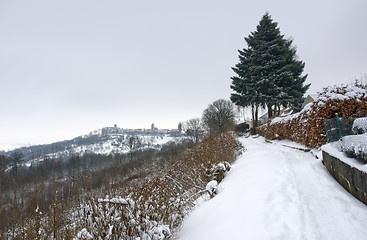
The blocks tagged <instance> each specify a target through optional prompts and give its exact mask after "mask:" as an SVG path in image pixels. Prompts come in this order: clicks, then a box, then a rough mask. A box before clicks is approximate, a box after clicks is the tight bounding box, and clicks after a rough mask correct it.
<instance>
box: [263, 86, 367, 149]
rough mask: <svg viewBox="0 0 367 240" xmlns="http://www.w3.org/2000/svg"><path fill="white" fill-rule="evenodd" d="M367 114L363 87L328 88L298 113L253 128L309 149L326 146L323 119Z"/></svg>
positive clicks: (271, 136)
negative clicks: (336, 115)
mask: <svg viewBox="0 0 367 240" xmlns="http://www.w3.org/2000/svg"><path fill="white" fill-rule="evenodd" d="M336 113H337V114H338V115H339V116H340V117H350V116H366V115H367V88H366V86H362V85H360V84H358V83H354V84H350V85H346V86H341V87H337V86H334V87H328V88H324V90H323V91H322V92H320V93H318V96H317V98H316V99H315V101H314V102H312V103H309V104H308V105H306V107H305V108H304V109H303V110H302V111H301V112H299V113H295V114H292V115H290V116H286V117H278V118H275V119H273V120H272V121H268V123H267V124H265V125H262V126H260V127H258V128H257V133H258V134H260V135H262V136H264V137H266V138H268V139H289V140H291V141H294V142H298V143H301V144H303V145H305V146H307V147H310V148H317V147H320V146H321V145H323V144H325V143H326V134H325V131H324V123H323V120H324V119H331V118H334V117H335V114H336Z"/></svg>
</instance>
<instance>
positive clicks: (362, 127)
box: [352, 117, 367, 134]
mask: <svg viewBox="0 0 367 240" xmlns="http://www.w3.org/2000/svg"><path fill="white" fill-rule="evenodd" d="M352 129H353V132H354V133H355V134H362V133H367V117H364V118H357V119H356V120H354V122H353V127H352Z"/></svg>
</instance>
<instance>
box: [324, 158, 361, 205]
mask: <svg viewBox="0 0 367 240" xmlns="http://www.w3.org/2000/svg"><path fill="white" fill-rule="evenodd" d="M322 157H323V161H322V163H323V164H324V165H325V167H326V168H327V170H328V171H329V172H330V174H331V175H332V176H333V177H334V178H335V179H336V181H337V182H339V183H340V184H341V185H342V186H343V187H344V188H345V189H346V190H347V191H348V192H349V193H351V194H352V195H353V196H354V197H356V198H357V199H359V200H360V201H362V202H363V203H364V204H366V205H367V173H366V172H364V171H361V170H359V169H358V168H355V167H352V166H350V165H349V164H347V163H345V162H343V161H341V160H340V159H338V158H336V157H334V156H331V155H330V154H329V153H328V152H326V151H322Z"/></svg>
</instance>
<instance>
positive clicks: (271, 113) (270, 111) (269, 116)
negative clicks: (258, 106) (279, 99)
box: [267, 103, 273, 119]
mask: <svg viewBox="0 0 367 240" xmlns="http://www.w3.org/2000/svg"><path fill="white" fill-rule="evenodd" d="M267 107H268V119H270V118H272V117H273V109H272V107H273V105H272V104H271V103H268V104H267Z"/></svg>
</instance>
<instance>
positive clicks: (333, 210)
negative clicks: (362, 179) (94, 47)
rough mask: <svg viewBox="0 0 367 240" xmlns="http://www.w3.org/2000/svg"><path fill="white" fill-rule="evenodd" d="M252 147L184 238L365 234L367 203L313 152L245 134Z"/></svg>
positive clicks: (352, 236) (201, 208)
mask: <svg viewBox="0 0 367 240" xmlns="http://www.w3.org/2000/svg"><path fill="white" fill-rule="evenodd" d="M242 142H243V145H244V146H245V148H247V151H246V152H245V153H244V154H243V155H242V156H241V157H240V158H239V159H238V160H237V161H236V162H235V164H233V166H232V170H231V171H230V172H229V173H228V175H227V177H226V178H225V179H224V180H223V181H222V183H221V184H219V186H220V187H221V189H222V190H221V192H220V193H219V194H218V195H216V196H215V197H214V198H212V199H211V200H209V201H207V202H205V203H203V204H202V205H200V206H199V207H198V208H197V209H196V210H195V211H194V212H193V213H192V214H191V215H190V216H189V217H188V218H187V220H186V221H185V223H184V225H183V228H182V230H181V232H180V233H179V234H178V237H179V239H182V240H185V239H190V240H192V239H200V240H206V239H211V240H212V239H214V240H215V239H282V240H283V239H292V240H294V239H312V240H314V239H316V240H317V239H320V240H327V239H330V240H331V239H333V240H334V239H343V240H344V239H365V238H366V236H367V228H366V227H365V226H366V222H367V208H366V206H365V205H364V204H363V203H361V202H360V201H358V200H357V199H355V198H354V197H353V196H352V195H350V194H349V193H348V192H346V191H345V190H344V189H343V188H342V187H341V186H340V185H339V184H338V183H337V182H336V181H335V180H334V179H333V178H332V176H331V175H330V174H329V173H328V172H327V170H326V168H325V167H324V166H323V165H322V163H321V160H320V159H316V158H315V157H313V155H312V154H311V153H310V152H308V153H306V152H303V151H299V150H296V149H292V148H289V147H285V146H282V145H283V144H284V141H275V142H274V143H273V144H271V143H266V142H265V141H264V139H263V138H262V137H260V138H256V139H252V138H248V139H242Z"/></svg>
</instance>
